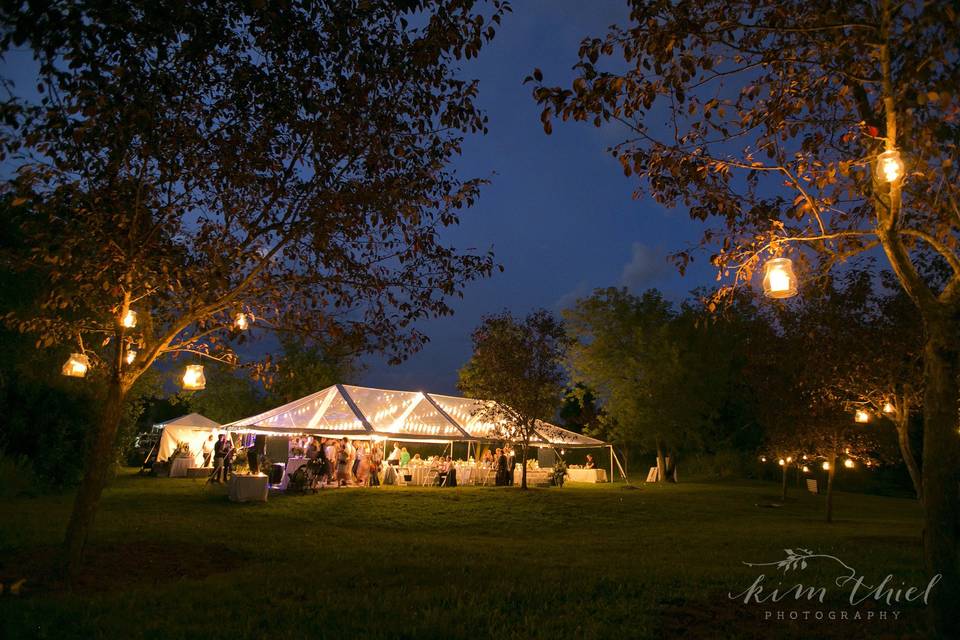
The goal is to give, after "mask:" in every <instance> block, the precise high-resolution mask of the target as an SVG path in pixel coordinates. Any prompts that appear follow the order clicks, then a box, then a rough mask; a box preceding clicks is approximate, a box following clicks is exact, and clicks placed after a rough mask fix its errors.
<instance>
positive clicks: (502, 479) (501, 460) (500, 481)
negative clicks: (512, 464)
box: [494, 447, 509, 487]
mask: <svg viewBox="0 0 960 640" xmlns="http://www.w3.org/2000/svg"><path fill="white" fill-rule="evenodd" d="M494 460H495V462H496V465H497V476H496V485H497V486H498V487H505V486H507V484H509V481H508V480H507V474H508V473H509V471H508V467H507V464H508V463H507V456H506V454H504V453H503V449H500V448H499V447H498V448H497V453H496V455H495V456H494Z"/></svg>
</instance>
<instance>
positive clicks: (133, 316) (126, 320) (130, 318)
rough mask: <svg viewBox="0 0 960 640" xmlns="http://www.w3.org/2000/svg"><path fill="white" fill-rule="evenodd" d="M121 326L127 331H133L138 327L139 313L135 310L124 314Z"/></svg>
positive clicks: (129, 310)
mask: <svg viewBox="0 0 960 640" xmlns="http://www.w3.org/2000/svg"><path fill="white" fill-rule="evenodd" d="M120 324H122V325H123V326H124V327H126V328H127V329H133V328H134V327H135V326H137V312H136V311H134V310H133V309H127V312H126V313H125V314H123V318H121V320H120Z"/></svg>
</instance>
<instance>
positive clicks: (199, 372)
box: [183, 364, 207, 391]
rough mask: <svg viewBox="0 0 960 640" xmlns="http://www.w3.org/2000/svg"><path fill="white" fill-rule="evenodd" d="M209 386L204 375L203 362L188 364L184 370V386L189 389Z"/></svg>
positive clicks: (194, 389)
mask: <svg viewBox="0 0 960 640" xmlns="http://www.w3.org/2000/svg"><path fill="white" fill-rule="evenodd" d="M206 386H207V379H206V378H205V377H204V376H203V365H202V364H188V365H187V369H186V371H184V372H183V388H184V389H186V390H188V391H199V390H201V389H203V388H205V387H206Z"/></svg>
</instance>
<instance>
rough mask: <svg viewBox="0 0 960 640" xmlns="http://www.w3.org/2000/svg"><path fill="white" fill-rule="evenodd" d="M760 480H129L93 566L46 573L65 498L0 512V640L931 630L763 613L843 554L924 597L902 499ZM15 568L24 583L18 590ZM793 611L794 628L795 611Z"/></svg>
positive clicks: (914, 621)
mask: <svg viewBox="0 0 960 640" xmlns="http://www.w3.org/2000/svg"><path fill="white" fill-rule="evenodd" d="M777 492H778V487H777V486H776V485H774V484H763V483H700V484H698V483H684V484H679V485H664V486H658V485H648V486H643V487H642V488H640V489H638V490H633V491H629V490H625V489H623V488H622V486H621V485H614V486H609V485H598V486H591V485H567V487H565V488H563V489H536V490H530V491H529V492H526V493H524V492H521V491H519V490H517V489H513V488H483V487H480V488H461V489H416V488H400V487H381V488H378V489H339V490H327V491H323V492H321V493H319V494H317V495H306V496H274V497H271V499H270V501H269V502H268V503H266V504H233V503H230V502H229V501H228V500H227V499H226V497H225V491H224V490H223V489H221V488H213V487H206V486H205V485H204V484H203V481H202V480H188V479H163V478H145V477H138V476H136V475H133V473H132V471H127V472H125V474H124V475H121V476H120V477H118V478H117V479H116V480H115V481H114V482H113V484H112V485H111V486H110V487H109V488H108V489H107V491H106V492H105V494H104V498H103V501H102V503H101V509H100V513H99V516H98V519H97V523H96V527H95V532H94V534H93V536H92V540H91V547H90V548H91V553H90V554H89V567H88V573H87V575H86V576H85V578H84V579H83V581H82V582H81V583H80V584H79V585H78V586H77V588H76V589H75V590H74V591H73V592H68V591H65V590H64V589H63V588H61V587H58V586H57V585H56V584H55V583H53V582H51V581H49V580H47V581H45V580H44V579H43V577H42V576H43V574H44V571H45V567H48V566H49V565H50V563H51V562H52V559H53V558H54V556H55V551H56V547H55V545H56V544H57V543H58V542H59V540H60V538H61V536H62V535H63V531H64V527H65V523H66V518H67V515H68V513H69V508H70V502H71V498H72V496H58V497H39V498H17V499H13V500H4V501H0V554H2V555H0V557H2V558H3V560H2V561H0V579H2V581H3V582H5V583H8V584H9V582H10V580H11V578H17V577H23V575H26V577H28V582H27V583H26V584H25V586H24V589H23V593H22V594H21V595H20V596H12V595H9V594H8V593H5V594H4V595H2V596H0V637H3V638H34V637H36V638H74V637H76V638H158V639H161V638H162V639H165V640H166V639H173V638H181V637H200V638H257V637H263V638H270V639H272V640H281V639H284V638H324V637H342V638H379V637H383V638H395V637H405V638H414V637H418V638H419V637H438V638H487V637H497V638H540V637H544V638H657V639H658V640H659V639H662V638H673V637H691V638H752V637H757V638H761V637H762V638H771V637H798V638H800V637H803V638H811V637H817V638H822V637H837V638H841V637H842V638H861V637H862V638H867V637H870V638H884V637H887V638H894V637H914V636H915V637H923V636H922V634H921V633H920V631H919V630H920V629H921V628H922V624H923V611H922V609H921V608H919V607H917V606H916V605H904V604H900V605H893V606H889V607H888V606H886V605H873V606H872V607H871V606H870V605H869V604H861V605H859V606H858V607H852V606H850V605H849V603H846V602H845V600H842V598H845V597H846V596H847V595H848V594H849V591H848V590H841V589H838V588H833V589H832V590H830V591H829V593H830V596H829V597H828V602H827V603H826V604H822V605H821V604H817V605H816V606H814V605H809V604H797V603H793V604H789V605H788V604H787V603H786V602H784V603H781V604H779V605H770V604H767V605H763V604H756V603H753V604H750V605H746V604H743V603H742V602H737V601H733V600H731V599H730V598H728V593H730V592H733V593H738V592H741V591H743V590H745V589H746V588H747V587H748V586H749V585H750V584H751V583H752V582H753V581H754V579H756V577H757V575H758V574H759V573H760V572H761V571H763V570H764V569H765V570H766V574H767V576H768V578H767V584H768V585H769V586H771V587H775V586H777V581H778V580H783V585H782V586H783V587H784V588H785V587H789V586H791V585H793V584H794V583H795V582H796V581H802V582H803V583H804V584H805V585H808V584H809V585H814V584H815V585H818V586H819V585H823V586H827V587H831V586H832V585H831V582H832V580H833V579H834V578H835V577H836V576H837V575H838V574H839V571H838V569H839V565H838V564H837V563H836V562H834V561H830V560H823V559H821V560H811V561H810V563H809V564H810V566H809V567H808V568H807V569H805V570H802V571H794V572H791V573H788V574H777V573H776V570H775V569H774V568H773V567H764V568H759V567H747V566H745V565H744V564H743V561H750V562H772V561H777V560H781V559H783V558H784V557H785V553H784V549H785V548H789V549H797V548H804V549H810V550H813V551H814V552H816V553H821V554H831V555H834V556H836V557H838V558H840V559H842V560H843V561H844V562H845V563H846V564H848V565H851V566H852V567H855V568H856V569H857V571H858V573H860V574H864V575H866V577H867V579H868V582H870V580H871V579H874V578H875V579H876V580H874V581H873V582H874V583H875V582H876V581H877V580H879V579H882V578H883V577H884V576H886V575H887V574H892V575H893V576H894V580H895V582H896V583H900V582H903V583H906V584H907V585H922V586H925V585H926V582H925V581H924V579H923V576H922V574H921V573H920V571H919V567H920V566H921V559H920V554H921V547H920V540H919V535H920V512H919V508H918V506H917V505H916V504H915V503H914V502H912V501H909V500H903V499H894V498H881V497H875V496H865V495H855V494H840V495H838V496H837V498H836V515H837V521H836V522H834V523H833V524H832V525H828V524H826V523H825V522H823V518H822V506H823V505H822V502H823V497H821V496H813V495H809V494H806V493H801V492H800V491H799V490H796V489H794V490H793V495H792V499H791V500H790V501H788V503H787V504H786V505H785V506H783V507H782V508H763V507H758V506H757V505H758V504H765V503H769V502H771V501H775V500H776V499H777V498H776V496H777ZM21 574H22V575H21ZM787 609H794V610H798V611H803V610H809V611H815V610H817V609H819V610H821V611H824V612H827V611H831V610H833V611H839V610H841V609H842V610H844V611H847V612H850V613H852V612H854V611H860V612H862V614H863V615H864V616H865V615H866V614H867V613H868V612H870V613H874V615H875V616H879V612H880V611H881V610H887V611H894V610H896V611H899V612H901V615H900V621H899V622H891V621H889V620H887V621H880V620H878V619H877V618H876V617H875V618H874V619H873V620H870V621H860V622H854V621H840V620H835V621H832V622H830V621H821V622H817V621H815V620H813V619H811V620H809V621H807V622H790V621H789V620H787V621H781V622H778V621H776V620H764V616H765V613H764V612H765V610H771V611H776V610H787ZM787 615H789V613H788V614H787Z"/></svg>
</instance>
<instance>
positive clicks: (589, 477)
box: [567, 468, 607, 482]
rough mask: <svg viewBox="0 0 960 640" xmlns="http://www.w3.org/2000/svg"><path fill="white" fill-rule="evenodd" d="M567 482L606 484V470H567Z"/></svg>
mask: <svg viewBox="0 0 960 640" xmlns="http://www.w3.org/2000/svg"><path fill="white" fill-rule="evenodd" d="M567 480H569V481H571V482H606V481H607V470H606V469H569V468H568V469H567Z"/></svg>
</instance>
